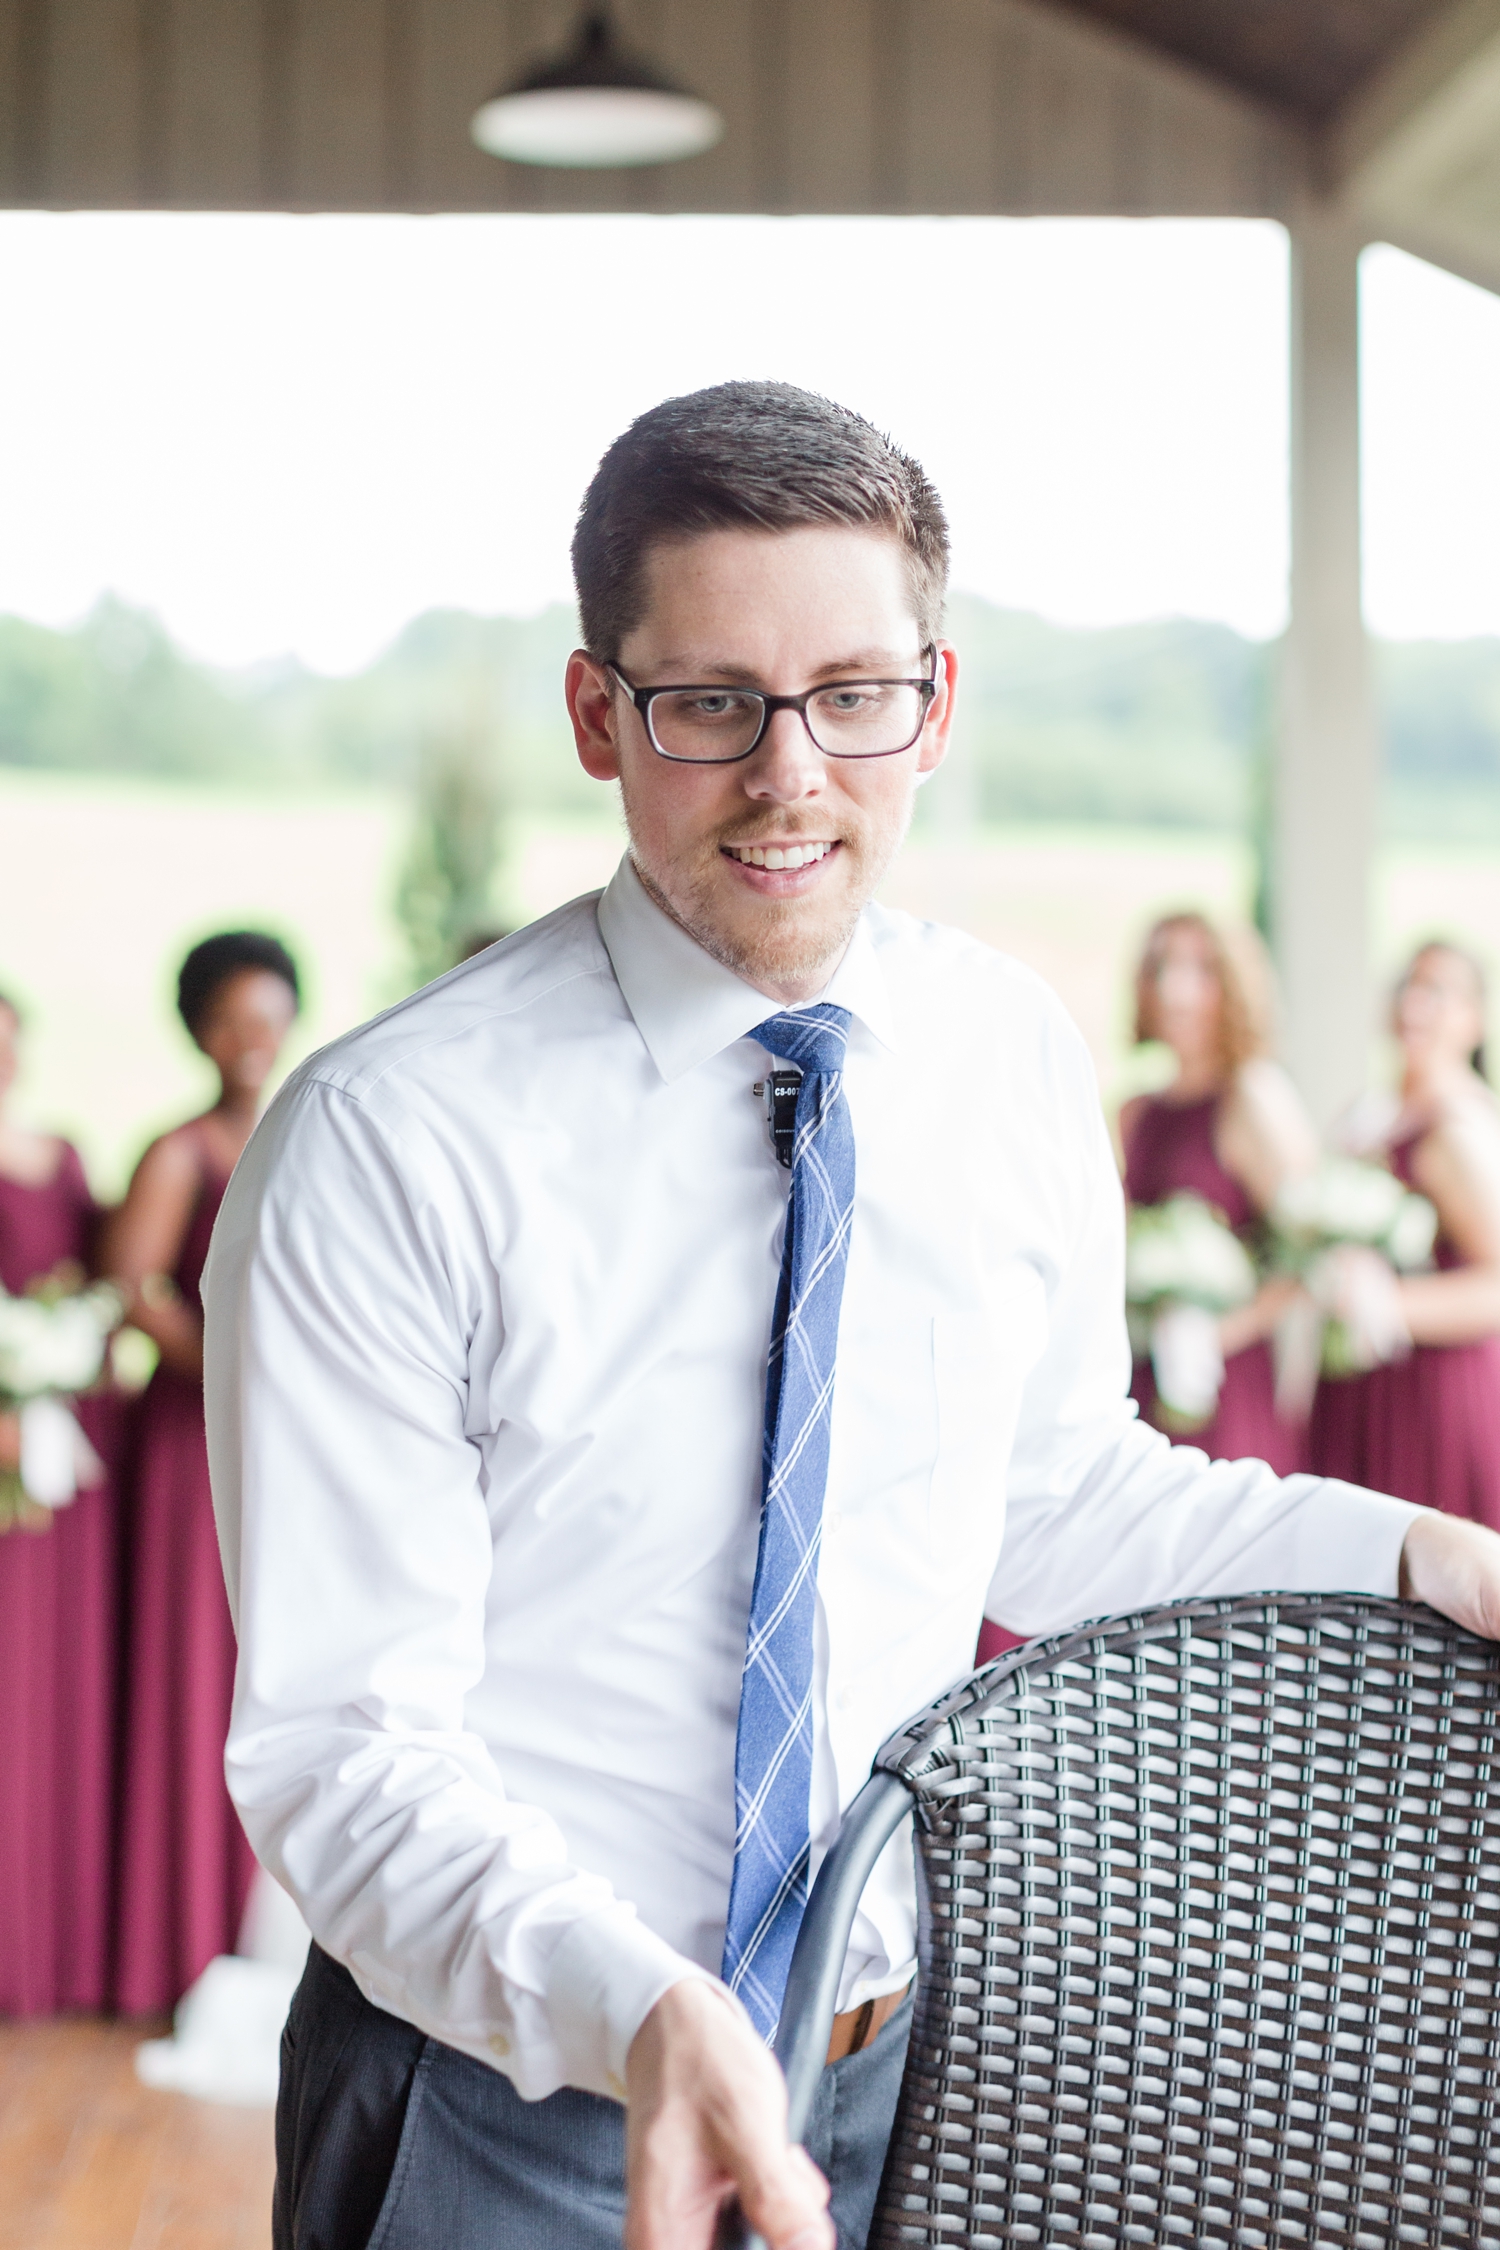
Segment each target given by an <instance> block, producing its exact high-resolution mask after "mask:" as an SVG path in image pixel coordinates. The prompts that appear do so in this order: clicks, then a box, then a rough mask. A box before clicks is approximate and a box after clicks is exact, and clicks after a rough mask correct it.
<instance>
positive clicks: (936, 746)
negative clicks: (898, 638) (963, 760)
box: [917, 641, 958, 774]
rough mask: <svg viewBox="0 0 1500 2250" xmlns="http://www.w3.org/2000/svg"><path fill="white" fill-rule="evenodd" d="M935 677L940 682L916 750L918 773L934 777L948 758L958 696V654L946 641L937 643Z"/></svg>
mask: <svg viewBox="0 0 1500 2250" xmlns="http://www.w3.org/2000/svg"><path fill="white" fill-rule="evenodd" d="M937 676H938V680H939V682H940V685H939V687H938V691H937V694H936V695H935V696H934V697H933V699H932V703H931V705H930V707H929V709H928V713H927V724H926V726H925V727H923V729H922V738H921V742H920V744H919V746H918V749H917V772H918V773H919V774H927V773H933V772H935V771H936V769H937V768H938V767H939V766H940V765H941V764H942V762H943V760H944V759H945V758H946V757H947V755H948V742H949V738H950V737H951V735H952V733H953V706H954V700H955V697H956V696H957V693H958V651H957V649H956V648H953V647H952V646H951V645H950V644H949V643H948V642H947V641H939V642H938V648H937Z"/></svg>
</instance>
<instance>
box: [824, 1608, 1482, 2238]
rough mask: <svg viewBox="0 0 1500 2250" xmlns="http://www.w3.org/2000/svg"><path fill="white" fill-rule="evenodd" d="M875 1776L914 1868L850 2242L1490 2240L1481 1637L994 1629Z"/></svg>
mask: <svg viewBox="0 0 1500 2250" xmlns="http://www.w3.org/2000/svg"><path fill="white" fill-rule="evenodd" d="M877 1771H883V1772H885V1773H887V1774H890V1775H893V1776H899V1777H900V1779H901V1780H902V1781H903V1782H904V1783H905V1784H906V1785H907V1787H909V1788H910V1789H911V1791H912V1792H913V1795H914V1797H915V1800H916V1813H917V1831H918V1864H919V1869H920V1881H921V1888H922V1891H923V1893H924V1896H923V1898H922V1901H921V1917H920V1919H921V1935H920V1962H921V1968H920V1986H919V1992H918V1998H917V2007H916V2015H915V2021H914V2025H913V2030H912V2037H911V2046H910V2050H909V2053H908V2058H907V2066H906V2075H905V2081H904V2084H903V2086H902V2091H901V2099H900V2106H899V2109H898V2113H897V2118H896V2126H895V2132H894V2135H893V2137H892V2142H891V2152H890V2157H889V2160H888V2164H887V2170H886V2177H885V2181H884V2185H883V2187H882V2191H881V2197H880V2203H879V2207H878V2210H877V2213H876V2219H875V2224H874V2227H873V2229H872V2231H871V2234H870V2244H871V2250H894V2246H896V2245H898V2244H899V2245H911V2244H929V2245H933V2246H936V2245H942V2246H944V2250H950V2246H951V2250H959V2246H962V2250H971V2246H972V2250H979V2246H980V2245H984V2246H985V2250H989V2246H990V2245H1002V2244H1003V2245H1016V2246H1024V2245H1035V2246H1036V2250H1060V2246H1062V2245H1064V2244H1067V2245H1078V2246H1079V2250H1105V2246H1111V2250H1112V2246H1114V2245H1117V2244H1132V2243H1135V2244H1142V2245H1147V2244H1149V2245H1159V2244H1172V2243H1182V2244H1184V2245H1192V2246H1197V2245H1201V2244H1221V2243H1222V2244H1224V2245H1225V2246H1226V2250H1227V2246H1231V2245H1232V2246H1233V2250H1255V2246H1258V2245H1265V2246H1267V2250H1292V2246H1299V2250H1300V2246H1307V2250H1311V2246H1313V2245H1324V2244H1347V2245H1349V2246H1350V2250H1379V2246H1384V2245H1386V2244H1392V2245H1394V2244H1398V2243H1400V2244H1419V2245H1432V2246H1434V2250H1436V2246H1438V2245H1443V2244H1454V2245H1457V2244H1464V2245H1485V2246H1489V2245H1497V2246H1500V2146H1497V2131H1500V2128H1497V2105H1500V1998H1497V1992H1500V1970H1497V1955H1500V1647H1497V1646H1494V1645H1492V1644H1490V1643H1488V1642H1485V1641H1480V1640H1476V1639H1475V1638H1473V1637H1472V1636H1471V1635H1469V1634H1467V1633H1464V1632H1461V1631H1460V1630H1459V1629H1458V1628H1457V1627H1456V1626H1453V1625H1450V1624H1449V1623H1448V1622H1447V1621H1446V1620H1445V1619H1442V1618H1440V1617H1437V1616H1435V1615H1434V1614H1433V1613H1432V1612H1431V1611H1429V1610H1426V1609H1422V1608H1418V1607H1416V1606H1413V1605H1410V1604H1406V1603H1398V1602H1391V1601H1380V1600H1375V1599H1367V1598H1364V1597H1360V1596H1336V1597H1310V1596H1303V1595H1267V1596H1258V1597H1255V1598H1253V1599H1236V1600H1223V1601H1190V1602H1180V1603H1175V1604H1173V1605H1172V1606H1170V1607H1168V1608H1164V1609H1159V1610H1155V1611H1152V1612H1149V1613H1145V1614H1141V1615H1137V1616H1133V1617H1126V1618H1119V1619H1115V1620H1113V1621H1110V1622H1108V1623H1105V1624H1102V1625H1097V1626H1090V1627H1087V1628H1083V1629H1080V1630H1079V1631H1077V1632H1073V1633H1069V1634H1065V1635H1061V1636H1059V1637H1058V1638H1056V1639H1054V1640H1050V1641H1046V1642H1041V1643H1032V1644H1031V1645H1030V1646H1028V1647H1027V1648H1025V1649H1023V1650H1019V1651H1016V1652H1014V1653H1013V1654H1011V1655H1009V1656H1006V1657H1002V1658H1001V1659H1000V1661H999V1662H998V1663H997V1664H993V1665H991V1666H989V1667H987V1669H986V1670H985V1671H983V1672H980V1673H977V1674H976V1675H975V1676H974V1677H973V1678H972V1679H970V1680H968V1681H966V1682H964V1683H963V1685H962V1686H960V1687H959V1688H956V1689H955V1690H954V1691H953V1692H952V1693H951V1694H950V1695H948V1696H946V1697H944V1698H943V1700H942V1701H941V1702H940V1703H938V1704H936V1705H934V1707H933V1708H932V1709H931V1710H930V1711H928V1712H926V1713H924V1714H923V1715H922V1716H921V1717H920V1718H918V1719H916V1720H914V1721H913V1722H912V1723H911V1724H910V1725H909V1726H907V1727H905V1728H903V1729H902V1731H901V1733H900V1734H899V1735H897V1736H896V1737H895V1738H894V1739H893V1740H892V1741H891V1742H890V1743H888V1744H887V1745H886V1747H885V1749H884V1750H883V1751H882V1753H881V1755H880V1758H879V1760H878V1761H877ZM889 1825H890V1822H889V1818H888V1817H887V1818H886V1826H887V1827H889ZM824 2036H825V2038H826V2032H825V2034H824ZM1492 2174H1493V2180H1492V2178H1491V2175H1492Z"/></svg>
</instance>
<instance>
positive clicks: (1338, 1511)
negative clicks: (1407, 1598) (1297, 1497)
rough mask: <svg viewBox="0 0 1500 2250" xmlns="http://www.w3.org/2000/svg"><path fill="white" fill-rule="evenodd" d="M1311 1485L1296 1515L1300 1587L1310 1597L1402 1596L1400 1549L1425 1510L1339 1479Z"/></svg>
mask: <svg viewBox="0 0 1500 2250" xmlns="http://www.w3.org/2000/svg"><path fill="white" fill-rule="evenodd" d="M1298 1481H1300V1480H1299V1479H1293V1478H1288V1479H1287V1482H1288V1483H1293V1482H1298ZM1307 1481H1308V1483H1309V1484H1311V1485H1312V1486H1313V1488H1314V1489H1313V1491H1312V1493H1311V1495H1310V1496H1309V1497H1310V1505H1309V1506H1307V1507H1304V1508H1302V1509H1300V1510H1299V1511H1298V1515H1297V1556H1296V1566H1295V1567H1296V1578H1295V1584H1296V1586H1297V1587H1298V1588H1299V1589H1300V1590H1302V1591H1303V1592H1307V1593H1339V1594H1392V1595H1393V1594H1396V1593H1399V1591H1400V1584H1401V1549H1402V1548H1403V1546H1404V1545H1405V1544H1406V1534H1407V1532H1408V1531H1409V1530H1410V1529H1411V1526H1412V1524H1413V1522H1414V1521H1415V1519H1416V1518H1417V1517H1418V1516H1419V1515H1421V1514H1422V1510H1421V1509H1420V1508H1419V1507H1417V1506H1415V1504H1414V1503H1413V1502H1412V1501H1410V1500H1396V1499H1393V1498H1392V1496H1391V1495H1390V1493H1388V1492H1366V1491H1365V1490H1364V1489H1363V1487H1362V1486H1360V1485H1357V1484H1344V1483H1342V1482H1341V1481H1340V1480H1339V1478H1337V1477H1321V1478H1319V1477H1310V1478H1309V1479H1308V1480H1307Z"/></svg>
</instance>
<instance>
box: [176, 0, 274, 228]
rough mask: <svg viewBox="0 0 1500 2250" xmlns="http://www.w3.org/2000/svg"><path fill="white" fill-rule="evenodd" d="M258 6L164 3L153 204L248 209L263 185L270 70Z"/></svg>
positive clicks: (231, 0)
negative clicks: (263, 111)
mask: <svg viewBox="0 0 1500 2250" xmlns="http://www.w3.org/2000/svg"><path fill="white" fill-rule="evenodd" d="M264 30H265V27H264V19H263V11H262V7H261V4H260V0H167V4H166V5H164V7H163V11H162V22H161V26H160V42H161V45H162V47H163V48H164V49H165V53H164V55H163V63H164V69H165V86H164V88H163V95H164V98H159V99H157V100H155V101H152V102H149V103H148V107H147V117H148V121H149V122H148V132H149V133H150V134H151V136H152V137H153V138H154V137H155V136H156V135H160V145H159V146H157V147H154V148H151V147H148V149H147V151H146V161H147V164H148V167H149V169H150V172H151V174H152V176H153V177H154V179H155V181H156V183H157V185H156V190H155V196H154V197H153V200H159V201H160V202H162V203H164V204H166V205H168V206H169V207H174V208H176V209H179V210H230V211H232V210H248V209H253V208H254V207H255V205H256V203H257V202H258V200H259V197H260V193H261V186H262V168H261V155H262V146H261V144H262V131H261V99H262V90H263V72H264V63H265V38H264Z"/></svg>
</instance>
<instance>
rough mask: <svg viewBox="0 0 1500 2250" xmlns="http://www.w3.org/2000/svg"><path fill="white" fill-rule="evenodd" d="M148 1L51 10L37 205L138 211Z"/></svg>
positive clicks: (100, 0) (89, 2)
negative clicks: (143, 22) (143, 47)
mask: <svg viewBox="0 0 1500 2250" xmlns="http://www.w3.org/2000/svg"><path fill="white" fill-rule="evenodd" d="M141 28H142V25H141V5H140V0H68V4H67V5H66V6H57V5H53V6H51V7H50V8H49V9H48V22H47V35H46V55H47V69H46V80H45V84H44V86H43V87H42V89H41V99H42V120H41V136H40V137H41V148H42V165H41V178H40V179H39V181H38V183H37V189H38V194H37V199H38V201H40V202H43V203H45V204H47V205H49V206H51V207H53V208H54V209H62V210H79V209H83V210H120V209H126V210H128V209H131V208H132V207H133V206H135V205H137V204H139V203H141V202H142V201H143V200H144V196H143V193H142V183H141V108H142V99H141V97H142V67H141V65H142V56H141Z"/></svg>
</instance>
